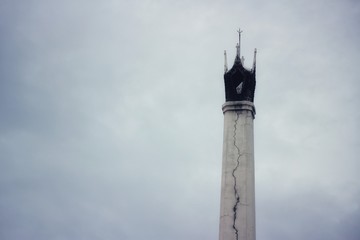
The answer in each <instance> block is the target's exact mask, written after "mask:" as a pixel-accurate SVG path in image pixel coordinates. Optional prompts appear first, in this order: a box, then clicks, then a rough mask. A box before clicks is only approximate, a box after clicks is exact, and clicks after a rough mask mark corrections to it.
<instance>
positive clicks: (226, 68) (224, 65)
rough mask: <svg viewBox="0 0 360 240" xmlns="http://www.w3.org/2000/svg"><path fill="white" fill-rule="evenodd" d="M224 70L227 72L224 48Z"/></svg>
mask: <svg viewBox="0 0 360 240" xmlns="http://www.w3.org/2000/svg"><path fill="white" fill-rule="evenodd" d="M224 61H225V62H224V72H227V70H228V66H227V57H226V50H224Z"/></svg>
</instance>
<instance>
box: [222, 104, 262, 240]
mask: <svg viewBox="0 0 360 240" xmlns="http://www.w3.org/2000/svg"><path fill="white" fill-rule="evenodd" d="M223 112H224V142H223V162H222V180H221V203H220V204H221V205H220V232H219V235H220V237H219V239H220V240H255V239H256V236H255V177H254V130H253V120H254V116H255V107H254V104H253V103H252V102H249V101H234V102H226V103H225V104H224V105H223Z"/></svg>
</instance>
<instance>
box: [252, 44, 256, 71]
mask: <svg viewBox="0 0 360 240" xmlns="http://www.w3.org/2000/svg"><path fill="white" fill-rule="evenodd" d="M256 53H257V49H256V48H255V50H254V62H253V67H252V71H255V68H256Z"/></svg>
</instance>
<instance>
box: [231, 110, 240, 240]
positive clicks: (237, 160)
mask: <svg viewBox="0 0 360 240" xmlns="http://www.w3.org/2000/svg"><path fill="white" fill-rule="evenodd" d="M238 120H239V113H236V119H235V124H234V136H233V138H234V146H235V148H236V149H237V152H238V156H237V159H236V165H235V168H234V169H233V171H232V176H233V178H234V195H235V200H236V201H235V204H234V207H233V211H234V223H233V229H234V230H235V236H236V240H238V239H239V230H238V229H237V227H236V225H235V223H236V217H237V216H236V212H237V208H238V205H239V203H240V195H239V193H238V191H237V189H236V182H237V179H236V176H235V172H236V170H237V169H238V167H239V165H240V156H241V154H240V149H239V147H238V146H237V145H236V130H237V123H238Z"/></svg>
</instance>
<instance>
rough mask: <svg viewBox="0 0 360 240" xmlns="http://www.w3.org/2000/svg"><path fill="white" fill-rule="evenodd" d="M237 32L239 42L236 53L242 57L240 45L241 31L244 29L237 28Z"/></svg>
mask: <svg viewBox="0 0 360 240" xmlns="http://www.w3.org/2000/svg"><path fill="white" fill-rule="evenodd" d="M237 32H238V33H239V43H238V44H237V45H236V48H237V53H236V55H237V56H239V58H240V57H241V55H240V45H241V33H242V31H241V30H240V28H239V30H237Z"/></svg>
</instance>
